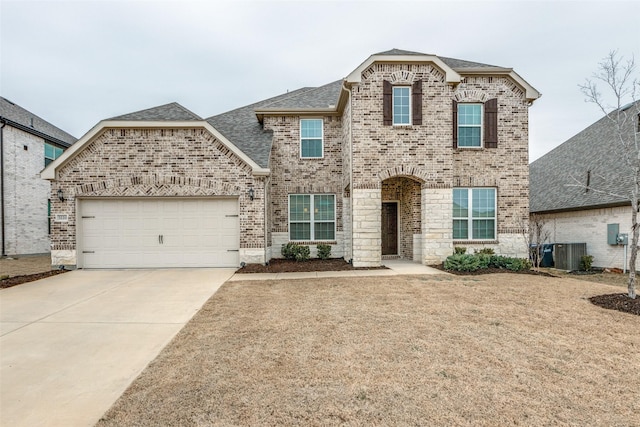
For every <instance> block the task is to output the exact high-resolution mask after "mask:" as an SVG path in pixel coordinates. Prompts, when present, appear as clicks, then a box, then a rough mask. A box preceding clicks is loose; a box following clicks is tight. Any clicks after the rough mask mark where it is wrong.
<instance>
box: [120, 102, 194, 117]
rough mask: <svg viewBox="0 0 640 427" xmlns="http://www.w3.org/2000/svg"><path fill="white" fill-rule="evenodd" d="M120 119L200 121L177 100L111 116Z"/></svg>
mask: <svg viewBox="0 0 640 427" xmlns="http://www.w3.org/2000/svg"><path fill="white" fill-rule="evenodd" d="M108 120H120V121H201V120H202V118H201V117H200V116H198V115H197V114H195V113H194V112H192V111H190V110H188V109H187V108H185V107H183V106H182V105H180V104H178V103H177V102H170V103H169V104H164V105H159V106H157V107H152V108H147V109H145V110H140V111H134V112H133V113H128V114H123V115H121V116H116V117H111V118H110V119H108Z"/></svg>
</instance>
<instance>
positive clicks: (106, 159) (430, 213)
mask: <svg viewBox="0 0 640 427" xmlns="http://www.w3.org/2000/svg"><path fill="white" fill-rule="evenodd" d="M412 58H418V57H412ZM423 58H427V59H422V60H420V59H418V60H413V59H411V60H408V61H407V62H404V63H403V62H401V61H393V60H392V61H389V60H386V61H382V60H381V61H373V62H371V63H370V65H364V64H363V66H362V68H358V70H357V72H358V73H359V75H358V76H357V78H347V79H345V80H344V81H343V82H342V85H341V86H340V85H335V84H331V85H327V86H326V87H323V88H320V89H321V90H320V91H319V92H317V93H318V94H319V96H320V97H323V96H325V97H326V96H327V93H329V92H328V91H330V90H337V92H336V93H337V94H338V95H339V99H333V100H329V98H326V99H327V100H328V102H327V103H325V102H324V100H325V98H322V100H321V101H318V100H316V99H313V96H311V95H307V94H310V93H313V91H309V90H301V91H298V92H296V93H294V94H292V95H291V97H288V96H285V95H283V96H284V98H281V101H282V102H284V104H277V103H276V105H277V106H274V107H273V110H269V109H268V107H265V108H259V109H258V110H259V114H258V117H257V118H258V119H259V122H260V123H262V130H264V131H267V132H271V133H272V137H271V150H270V155H269V164H268V176H266V177H260V178H257V177H254V176H253V175H252V170H251V167H249V166H248V165H247V164H245V163H243V161H242V160H241V159H240V158H239V157H237V156H236V155H235V154H233V153H232V152H231V151H230V150H229V149H228V148H227V147H225V146H224V145H223V144H222V143H221V142H219V141H217V140H216V139H215V137H214V136H212V135H211V134H209V133H208V131H206V129H204V128H198V127H194V128H193V129H156V128H154V129H128V128H123V129H108V130H105V131H104V132H102V133H101V134H100V135H97V136H96V137H95V138H94V141H93V142H91V143H90V144H89V145H88V146H87V147H86V148H84V150H83V151H82V152H80V154H79V155H78V156H76V157H75V158H73V159H72V160H71V161H70V162H69V163H68V164H66V165H64V166H63V167H62V168H60V170H59V171H58V179H57V181H56V182H55V184H54V186H53V188H52V192H55V191H56V190H57V188H62V189H63V191H64V192H65V194H68V198H67V200H66V201H65V202H64V203H60V202H57V201H56V203H55V210H56V212H57V213H67V214H69V222H68V223H56V224H55V226H54V242H53V244H54V249H56V250H58V251H60V252H59V253H60V254H62V255H65V256H71V257H73V256H74V255H73V253H72V252H71V253H69V252H63V251H73V250H74V249H75V239H76V236H75V223H74V221H75V206H76V204H75V198H76V197H101V196H109V197H114V196H117V197H129V196H216V195H226V196H237V197H239V200H240V206H241V207H240V235H241V242H240V248H241V258H240V259H241V261H246V262H260V261H268V260H269V259H270V258H271V257H280V256H281V254H280V248H281V245H282V244H285V243H287V242H288V241H289V196H290V195H291V194H333V195H335V204H336V219H335V221H336V235H335V240H334V241H331V242H329V243H330V244H331V245H332V246H333V248H332V255H333V256H337V257H341V256H343V257H345V259H347V260H352V261H353V264H354V265H355V266H377V265H380V264H381V261H382V256H381V242H382V239H381V233H382V231H381V212H382V211H381V207H382V203H383V202H384V201H396V202H398V223H399V227H398V229H399V238H398V240H399V245H398V256H401V257H403V258H406V259H412V260H415V261H419V262H421V263H423V264H432V263H438V262H441V261H443V260H444V259H445V258H446V257H447V256H448V255H450V254H451V253H452V251H453V247H454V244H455V245H464V246H467V247H470V249H474V248H480V247H486V246H489V247H493V248H494V249H495V250H496V252H497V253H500V254H505V255H512V256H526V253H527V251H526V247H525V245H524V240H523V237H522V236H523V233H522V231H523V229H524V228H526V224H527V219H528V154H527V151H528V129H527V128H528V106H529V105H530V102H531V99H535V97H537V96H539V95H537V92H536V91H535V90H532V88H530V87H528V86H527V87H528V88H529V89H527V88H525V87H524V86H523V85H522V84H519V83H516V81H515V80H514V77H513V76H507V75H506V74H507V72H508V70H506V69H503V70H502V74H500V73H498V74H500V75H496V76H486V75H483V76H478V75H469V76H461V79H459V78H458V79H456V78H451V74H452V73H453V70H452V69H449V70H445V69H444V68H446V67H444V68H443V65H442V64H443V63H442V62H438V61H435V60H433V59H428V58H432V57H428V56H424V57H423ZM366 64H369V63H368V62H366ZM487 67H488V66H487ZM489 68H495V67H489ZM461 69H462V68H461ZM360 70H361V71H360ZM505 70H506V71H505ZM353 75H354V74H353V73H352V75H351V77H352V76H353ZM454 77H455V76H454ZM384 82H391V84H392V85H393V84H399V85H403V86H409V87H412V88H414V87H418V86H414V84H415V83H416V82H418V83H419V84H421V92H422V95H421V98H420V100H421V101H420V102H421V104H420V107H421V108H419V109H418V110H421V120H414V121H413V122H412V123H416V122H418V123H419V124H410V125H403V126H393V125H385V124H384V123H383V110H384V103H383V86H384V85H385V83H384ZM338 83H340V82H338ZM520 83H522V82H520ZM332 85H333V86H332ZM525 86H526V84H525ZM331 88H334V89H331ZM412 90H413V89H412ZM527 90H532V93H531V94H527V92H526V91H527ZM338 92H339V93H338ZM331 93H333V92H331ZM418 93H419V92H418ZM411 99H412V101H411V102H415V99H417V98H415V97H412V98H411ZM493 99H497V117H498V123H497V138H498V143H497V147H496V148H476V149H469V148H466V149H465V148H454V144H453V138H454V114H453V108H454V101H456V102H474V103H484V102H486V101H488V100H493ZM292 100H293V101H292ZM285 101H286V102H289V101H291V102H293V104H291V105H300V107H299V108H300V109H299V110H297V109H296V107H295V106H294V107H289V106H288V105H289V104H286V102H285ZM295 102H299V104H295ZM492 102H493V101H492ZM266 105H267V106H268V105H273V104H266ZM309 105H316V106H317V107H312V106H311V107H309ZM315 108H317V114H316V115H313V113H314V109H315ZM334 109H335V110H334ZM303 110H304V111H303ZM412 111H413V110H412ZM416 111H417V110H416ZM248 117H249V116H246V117H244V118H243V120H247V119H248ZM254 118H255V116H254V117H251V120H254ZM302 118H315V119H322V120H323V144H324V149H323V156H322V158H314V159H304V158H301V155H300V120H301V119H302ZM220 123H222V125H223V126H224V124H225V123H226V122H224V121H221V122H220ZM233 124H234V128H233V129H231V128H229V130H230V132H231V133H233V132H235V131H237V128H236V127H235V124H236V123H235V122H233ZM262 130H260V131H262ZM256 135H257V134H256ZM232 142H233V141H232ZM261 147H263V146H261ZM249 148H251V147H249ZM455 187H492V188H495V189H496V195H497V236H496V238H495V239H493V240H491V241H469V242H457V241H456V242H454V241H453V231H452V223H453V219H452V215H453V213H452V209H453V208H452V205H453V188H455ZM248 188H254V189H255V195H256V197H255V200H253V201H249V200H248V197H247V196H246V191H247V189H248ZM304 243H305V244H308V245H309V246H311V249H312V253H314V251H315V245H316V244H317V243H318V242H314V241H310V242H304ZM261 254H262V255H261Z"/></svg>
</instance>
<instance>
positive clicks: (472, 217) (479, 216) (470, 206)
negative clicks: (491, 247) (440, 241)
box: [453, 188, 497, 240]
mask: <svg viewBox="0 0 640 427" xmlns="http://www.w3.org/2000/svg"><path fill="white" fill-rule="evenodd" d="M496 211H497V208H496V189H495V188H454V189H453V239H454V240H495V239H496V224H497V221H496Z"/></svg>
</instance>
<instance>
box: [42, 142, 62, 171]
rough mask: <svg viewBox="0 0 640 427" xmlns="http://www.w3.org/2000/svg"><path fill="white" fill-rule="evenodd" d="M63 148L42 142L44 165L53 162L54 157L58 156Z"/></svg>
mask: <svg viewBox="0 0 640 427" xmlns="http://www.w3.org/2000/svg"><path fill="white" fill-rule="evenodd" d="M63 152H64V150H63V149H62V148H60V147H56V146H55V145H51V144H49V143H46V142H45V143H44V165H45V166H47V165H49V163H51V162H53V161H54V160H55V159H57V158H58V157H60V156H61V155H62V153H63Z"/></svg>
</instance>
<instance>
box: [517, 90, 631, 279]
mask: <svg viewBox="0 0 640 427" xmlns="http://www.w3.org/2000/svg"><path fill="white" fill-rule="evenodd" d="M639 102H640V101H639ZM638 107H640V105H638ZM621 110H623V111H622V113H623V114H627V115H628V119H629V120H628V121H627V124H628V126H627V129H626V131H627V132H629V134H630V136H632V135H633V132H640V124H639V122H638V121H639V119H640V117H638V110H637V107H636V108H633V104H631V105H628V106H626V107H623V108H622V109H621ZM617 135H618V133H617V132H616V130H615V124H614V123H613V122H611V121H610V120H609V119H608V118H607V117H606V116H605V117H603V118H602V119H600V120H598V121H597V122H595V123H594V124H592V125H591V126H589V127H588V128H586V129H585V130H583V131H582V132H580V133H578V134H577V135H575V136H574V137H572V138H570V139H569V140H567V141H566V142H564V143H562V144H561V145H559V146H558V147H556V148H555V149H553V150H552V151H550V152H549V153H547V154H545V155H544V156H543V157H541V158H539V159H538V160H536V161H535V162H533V163H531V165H530V167H529V171H530V174H531V177H530V179H531V200H530V204H531V206H530V211H531V213H532V214H538V215H541V216H542V218H543V219H544V220H545V221H546V223H547V225H546V226H547V229H548V230H549V231H550V233H551V242H550V243H586V244H587V253H588V254H589V255H593V257H594V260H593V265H594V266H597V267H616V268H624V266H625V264H626V262H625V261H624V246H623V245H616V244H610V243H609V241H610V237H609V236H608V230H609V227H608V225H610V224H613V225H614V227H615V225H616V224H617V228H618V231H619V233H620V234H625V233H626V234H628V242H629V243H631V202H630V200H629V199H628V198H625V197H622V196H623V195H624V194H627V193H628V191H629V190H630V189H631V188H632V186H633V173H634V172H633V169H632V168H631V166H630V165H629V164H628V163H627V162H625V160H624V154H623V153H622V152H621V144H620V143H619V141H617ZM587 187H589V188H587ZM598 190H601V191H598ZM630 252H631V250H630V248H628V250H627V254H629V253H630ZM627 256H628V255H627ZM638 269H640V260H638V264H636V270H638Z"/></svg>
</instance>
